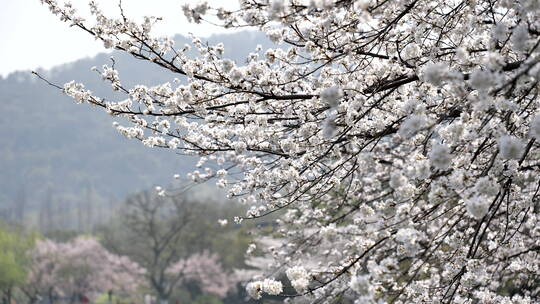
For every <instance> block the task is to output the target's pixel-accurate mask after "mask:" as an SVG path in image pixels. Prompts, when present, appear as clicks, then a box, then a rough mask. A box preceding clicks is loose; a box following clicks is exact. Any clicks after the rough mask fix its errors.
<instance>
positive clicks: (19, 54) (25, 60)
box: [0, 0, 238, 76]
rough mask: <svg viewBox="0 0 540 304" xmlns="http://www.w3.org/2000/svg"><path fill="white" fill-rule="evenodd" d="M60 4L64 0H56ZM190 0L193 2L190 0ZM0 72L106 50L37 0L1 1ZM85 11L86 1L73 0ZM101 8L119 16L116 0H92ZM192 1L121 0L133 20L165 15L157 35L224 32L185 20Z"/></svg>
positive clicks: (219, 0)
mask: <svg viewBox="0 0 540 304" xmlns="http://www.w3.org/2000/svg"><path fill="white" fill-rule="evenodd" d="M58 1H59V2H63V1H62V0H58ZM191 1H193V0H191ZM0 2H1V4H2V8H1V10H0V75H1V76H6V75H7V74H8V73H10V72H13V71H15V70H28V69H37V68H38V67H42V68H46V69H47V68H51V67H53V66H55V65H58V64H62V63H66V62H71V61H74V60H77V59H79V58H83V57H88V56H93V55H95V54H97V53H98V52H103V51H105V49H104V48H103V47H102V44H101V43H99V42H97V41H94V39H93V38H92V37H91V36H90V35H89V34H87V33H84V32H83V31H81V30H77V29H76V28H71V27H69V26H68V24H67V23H64V22H61V21H59V19H58V18H57V17H56V16H54V15H52V14H51V13H50V12H49V10H48V8H47V7H46V6H44V5H42V4H41V3H40V1H39V0H0ZM71 2H72V3H73V4H74V5H75V6H76V7H78V8H80V9H81V12H82V13H83V15H84V16H87V14H88V5H87V3H88V0H72V1H71ZM96 2H98V3H100V5H101V7H102V8H103V11H104V12H110V13H109V16H112V15H110V14H114V16H117V14H118V12H119V9H118V0H96ZM185 2H190V0H152V1H141V0H122V6H123V7H124V11H125V13H126V15H128V16H131V17H132V18H133V19H135V20H141V19H142V16H145V15H151V16H160V17H163V19H164V20H163V21H162V22H161V24H158V25H156V27H155V33H156V34H160V35H169V36H172V35H174V34H184V35H186V34H188V33H190V32H191V33H194V34H196V35H198V36H208V35H210V34H213V33H218V32H223V29H221V28H218V27H215V26H211V25H208V24H206V25H193V24H189V23H187V21H186V20H185V17H184V16H183V14H182V9H181V5H182V4H183V3H185ZM208 2H209V3H210V4H211V5H215V4H217V5H220V6H226V7H236V6H237V2H238V1H237V0H210V1H208Z"/></svg>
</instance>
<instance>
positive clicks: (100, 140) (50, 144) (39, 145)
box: [0, 32, 269, 228]
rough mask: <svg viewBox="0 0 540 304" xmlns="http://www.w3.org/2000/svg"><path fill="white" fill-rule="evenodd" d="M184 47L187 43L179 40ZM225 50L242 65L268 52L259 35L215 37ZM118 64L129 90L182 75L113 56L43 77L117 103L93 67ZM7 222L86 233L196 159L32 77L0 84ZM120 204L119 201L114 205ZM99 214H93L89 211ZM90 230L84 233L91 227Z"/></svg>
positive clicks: (2, 197)
mask: <svg viewBox="0 0 540 304" xmlns="http://www.w3.org/2000/svg"><path fill="white" fill-rule="evenodd" d="M175 40H176V43H177V45H183V44H185V43H189V40H190V39H188V38H185V37H181V36H178V37H175ZM208 41H209V42H210V43H217V42H223V43H224V44H225V47H226V52H225V56H226V57H229V58H231V59H233V60H236V61H237V62H238V63H242V61H243V60H244V58H245V57H246V55H247V54H248V53H249V52H252V51H254V49H255V47H256V45H257V44H261V45H263V47H267V46H269V43H268V41H267V40H266V38H265V37H264V36H262V35H260V34H256V33H254V32H238V33H234V34H227V35H218V36H212V37H210V38H209V39H208ZM111 55H112V56H114V58H115V61H116V67H117V69H118V70H119V72H120V76H121V79H122V81H123V83H125V84H127V85H128V86H130V85H134V84H139V83H143V84H146V85H154V84H158V83H163V82H166V81H171V80H172V79H173V78H174V77H177V76H176V75H174V76H173V75H172V73H170V72H167V71H164V70H163V69H160V68H159V67H157V66H154V65H152V64H149V63H147V62H142V61H140V60H137V59H134V58H132V57H131V56H130V55H126V54H122V53H119V52H113V53H112V54H99V55H97V56H96V57H94V58H88V59H82V60H79V61H76V62H73V63H69V64H65V65H63V66H59V67H56V68H54V69H52V70H49V71H41V72H40V73H44V74H45V75H46V77H47V78H48V79H50V80H51V81H52V82H54V83H59V84H63V83H65V82H68V81H71V80H76V81H78V82H82V83H84V84H85V85H86V86H87V87H88V88H89V89H91V90H92V91H93V92H95V93H96V95H98V96H104V97H107V98H112V97H114V95H113V94H112V93H111V90H110V89H109V87H108V86H107V85H106V84H103V83H102V81H101V78H100V77H99V75H97V74H96V72H92V71H90V67H92V66H98V67H99V66H101V65H103V64H110V59H109V58H110V56H111ZM0 113H1V115H0V138H1V139H2V144H0V170H1V174H0V216H1V217H3V218H4V219H8V220H9V219H11V220H19V221H26V222H29V223H32V224H40V223H41V224H40V225H41V226H45V227H46V228H59V227H60V226H71V227H79V228H81V225H82V224H81V223H80V222H81V217H91V219H86V220H85V222H86V224H84V225H86V226H88V225H91V223H93V222H94V221H97V220H99V218H100V217H105V216H106V213H107V210H108V209H110V208H111V205H114V204H113V203H111V202H113V201H115V200H116V199H118V198H123V197H125V196H126V195H127V194H129V193H133V192H137V191H140V190H143V189H147V188H149V187H150V186H153V185H156V184H165V185H166V184H168V183H169V182H170V181H171V177H172V176H173V174H175V173H180V174H185V173H187V172H188V171H190V170H192V169H194V162H195V160H194V159H191V158H187V157H185V156H179V155H175V154H174V153H172V152H171V151H162V150H159V149H149V148H146V147H144V146H143V145H142V144H140V142H138V141H136V140H128V139H126V138H124V137H123V136H121V135H120V134H118V133H117V132H116V130H115V129H114V128H113V127H112V125H111V123H112V121H113V118H111V117H109V116H107V115H106V114H105V113H104V112H103V111H101V110H99V109H95V108H91V107H88V106H87V105H76V104H74V103H73V102H72V100H71V99H70V98H68V97H66V96H63V95H62V94H61V92H59V91H58V90H57V89H54V88H53V87H50V86H48V85H47V84H45V83H43V82H42V81H39V80H38V79H36V78H35V77H34V76H33V75H31V74H30V72H29V71H25V72H15V73H12V74H10V75H9V76H8V77H6V78H3V79H1V78H0ZM115 198H116V199H115ZM90 202H91V203H92V206H88V205H89V203H90ZM84 225H83V226H84Z"/></svg>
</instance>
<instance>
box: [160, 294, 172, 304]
mask: <svg viewBox="0 0 540 304" xmlns="http://www.w3.org/2000/svg"><path fill="white" fill-rule="evenodd" d="M158 301H159V304H169V297H168V296H166V295H164V294H160V295H158Z"/></svg>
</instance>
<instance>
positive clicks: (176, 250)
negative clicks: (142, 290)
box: [105, 192, 197, 303]
mask: <svg viewBox="0 0 540 304" xmlns="http://www.w3.org/2000/svg"><path fill="white" fill-rule="evenodd" d="M196 204H197V203H196V202H194V201H193V200H190V199H187V198H185V197H180V196H176V197H172V198H169V197H160V196H156V195H152V194H150V193H148V192H143V193H140V194H138V195H135V196H133V197H131V198H129V199H128V200H127V201H126V207H127V208H126V211H125V214H124V218H123V220H122V224H123V225H124V227H125V228H127V229H123V230H124V231H125V233H127V234H128V235H127V236H124V237H125V239H126V240H127V242H117V241H116V238H115V236H114V235H107V236H106V238H109V239H108V240H107V239H106V240H105V242H106V243H109V244H110V245H109V246H112V247H115V248H113V249H115V250H116V251H118V252H125V253H127V252H129V255H130V256H132V257H133V258H134V260H136V261H137V262H138V263H139V264H140V265H141V266H143V267H144V268H146V270H147V273H146V276H147V281H148V282H149V284H150V287H151V288H152V289H153V290H154V292H155V293H156V295H157V296H158V298H159V300H160V301H161V302H162V303H167V302H168V299H169V297H170V296H171V293H172V292H173V288H174V287H175V285H176V284H177V283H178V281H179V280H180V279H181V278H182V277H181V276H182V274H181V273H178V274H171V273H170V272H168V271H167V270H168V269H170V267H171V266H172V265H173V264H174V263H176V262H177V261H178V260H179V259H181V258H186V257H187V256H188V255H189V254H190V252H189V250H187V248H186V247H185V246H182V243H183V242H185V241H186V240H187V239H189V236H188V234H189V229H188V225H190V223H193V221H194V220H195V219H196V218H197V216H196V214H195V211H194V210H195V208H194V205H196ZM115 233H118V232H117V231H115ZM113 234H114V233H113ZM113 239H115V240H113Z"/></svg>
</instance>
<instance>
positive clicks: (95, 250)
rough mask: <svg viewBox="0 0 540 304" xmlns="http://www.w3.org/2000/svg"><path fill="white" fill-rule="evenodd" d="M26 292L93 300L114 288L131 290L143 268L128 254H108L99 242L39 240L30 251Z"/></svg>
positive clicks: (136, 283) (122, 291) (137, 281)
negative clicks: (126, 255)
mask: <svg viewBox="0 0 540 304" xmlns="http://www.w3.org/2000/svg"><path fill="white" fill-rule="evenodd" d="M29 255H30V260H31V263H30V266H29V274H28V280H27V284H26V286H25V287H24V290H25V292H26V293H27V294H28V295H29V296H30V298H32V299H36V298H37V297H38V296H47V297H49V299H51V301H52V300H53V297H54V295H55V294H58V295H62V296H66V297H72V298H74V299H75V298H77V297H79V296H83V295H84V296H86V297H88V298H90V299H92V298H95V297H96V296H97V295H99V294H101V293H104V292H107V291H109V290H113V291H116V292H120V293H132V292H134V291H135V290H136V289H137V287H139V286H141V284H142V282H143V281H142V278H143V277H142V275H143V274H144V270H143V269H142V268H140V267H139V266H138V265H137V264H136V263H134V262H133V261H131V260H130V259H129V258H127V257H120V256H117V255H114V254H111V253H109V252H108V251H107V250H105V248H103V246H101V244H99V242H98V241H97V240H95V239H93V238H89V237H78V238H76V239H74V240H72V241H70V242H67V243H56V242H54V241H51V240H40V241H38V242H37V243H36V247H35V248H34V249H33V250H32V251H31V252H30V253H29Z"/></svg>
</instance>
